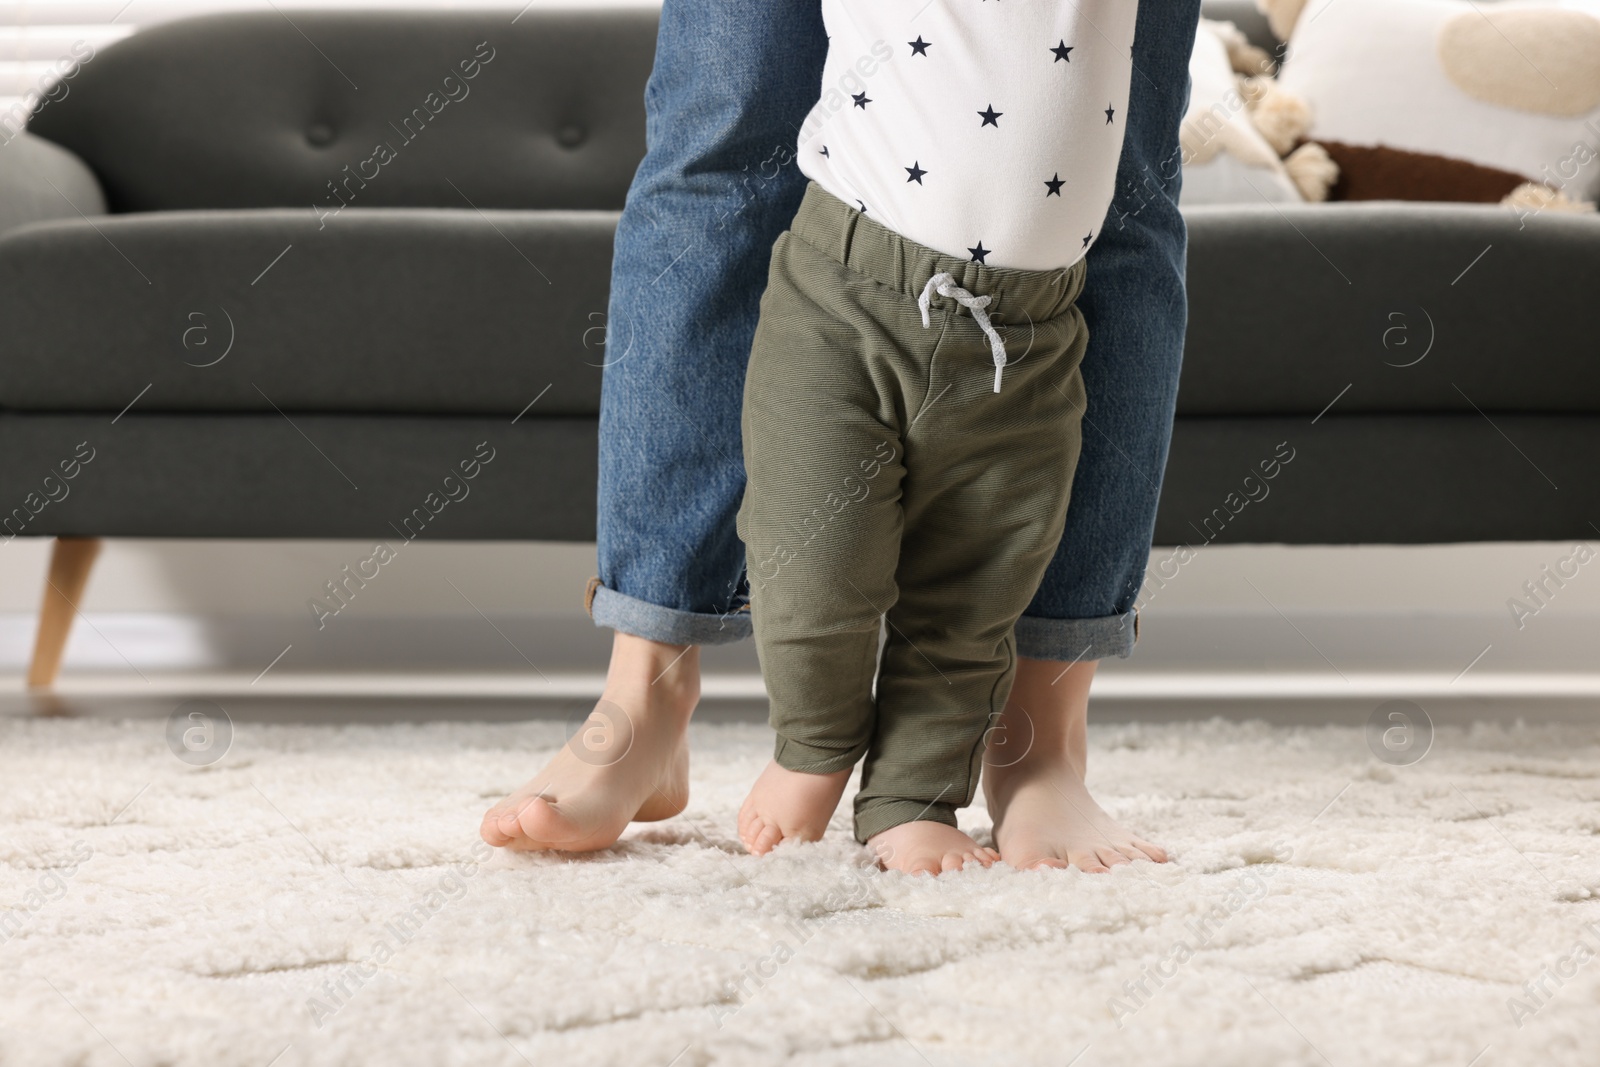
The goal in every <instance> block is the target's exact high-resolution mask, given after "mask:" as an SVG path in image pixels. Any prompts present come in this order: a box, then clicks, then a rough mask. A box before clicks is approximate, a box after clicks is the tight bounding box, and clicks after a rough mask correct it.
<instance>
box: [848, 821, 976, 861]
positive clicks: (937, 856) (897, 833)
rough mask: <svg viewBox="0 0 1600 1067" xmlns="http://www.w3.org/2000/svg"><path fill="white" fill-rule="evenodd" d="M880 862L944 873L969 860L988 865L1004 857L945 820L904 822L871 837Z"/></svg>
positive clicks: (870, 842) (868, 845)
mask: <svg viewBox="0 0 1600 1067" xmlns="http://www.w3.org/2000/svg"><path fill="white" fill-rule="evenodd" d="M867 847H868V848H870V849H872V851H873V852H875V853H877V855H878V863H879V864H880V865H881V866H882V867H883V868H884V869H885V870H890V871H904V872H906V873H907V874H944V873H946V872H948V871H959V870H961V869H962V868H963V867H965V866H966V865H967V864H969V863H976V864H977V865H978V866H980V867H987V866H989V865H990V864H992V863H995V862H996V861H998V860H999V859H1000V854H999V853H997V852H996V851H995V850H994V849H992V848H984V847H983V846H982V845H980V844H978V843H977V842H976V841H974V840H973V839H972V838H970V837H968V836H967V835H966V834H964V833H962V832H961V831H960V830H957V829H956V828H955V827H954V826H946V825H945V824H944V823H942V822H926V821H921V820H919V821H917V822H904V823H901V824H900V825H899V826H891V827H890V828H889V829H887V830H885V831H883V833H881V834H874V835H873V836H872V837H870V838H868V839H867Z"/></svg>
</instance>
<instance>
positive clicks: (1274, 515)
mask: <svg viewBox="0 0 1600 1067" xmlns="http://www.w3.org/2000/svg"><path fill="white" fill-rule="evenodd" d="M1208 13H1210V14H1212V15H1213V16H1215V17H1231V18H1235V19H1236V20H1237V21H1239V22H1240V23H1241V25H1242V26H1243V27H1244V28H1246V29H1247V30H1248V31H1249V32H1251V33H1252V34H1253V35H1255V36H1256V37H1257V38H1258V39H1263V38H1264V35H1265V33H1266V31H1265V26H1264V23H1262V22H1261V21H1260V20H1259V18H1258V17H1255V16H1254V15H1253V9H1251V8H1250V7H1249V6H1248V5H1247V4H1238V3H1233V4H1212V5H1208ZM654 33H655V18H654V16H653V15H651V14H645V13H638V12H626V11H596V12H587V13H570V12H569V13H555V12H535V11H529V12H527V13H525V14H523V15H522V16H521V17H520V18H518V19H517V20H516V21H515V22H513V21H512V20H511V17H510V14H509V13H506V12H501V11H494V12H453V13H437V14H434V13H418V12H415V11H404V12H398V11H397V12H382V11H359V12H315V13H313V12H297V13H296V15H295V18H294V22H293V23H290V22H289V21H288V20H287V19H285V18H283V17H281V16H280V15H279V14H277V13H274V12H270V11H269V12H262V13H255V14H237V15H228V16H214V17H202V18H195V19H188V20H183V21H180V22H175V23H170V24H167V25H163V26H158V27H154V28H151V29H148V30H145V31H142V32H140V33H138V34H135V35H134V36H132V37H130V38H128V39H127V40H125V41H122V42H119V43H117V44H116V45H114V46H111V47H109V48H107V49H105V50H104V51H103V52H102V53H101V54H99V55H97V56H95V57H94V58H93V59H92V60H91V61H89V62H88V63H86V64H85V65H84V66H83V67H82V69H81V70H80V71H79V72H78V74H77V75H76V76H75V78H74V79H73V80H72V82H71V91H70V93H69V94H68V95H67V96H66V98H65V99H61V100H58V101H56V102H53V103H51V104H49V105H48V106H46V107H45V108H44V109H43V110H41V111H40V112H39V113H38V114H37V115H36V116H35V117H34V119H33V121H32V123H31V126H30V130H31V132H30V133H29V134H25V135H22V136H19V137H16V138H13V139H11V140H10V142H9V143H7V144H5V145H3V146H0V181H3V182H4V183H5V184H4V187H3V188H0V205H3V206H0V225H4V226H5V227H6V228H5V229H4V231H3V232H0V322H4V324H5V330H4V336H3V338H0V346H3V348H0V450H3V454H4V455H5V457H6V462H5V463H4V464H3V465H0V511H3V512H4V516H9V518H4V516H0V521H5V522H6V524H7V525H6V530H5V532H6V534H7V535H22V536H46V535H47V536H57V537H63V538H80V539H81V538H97V537H104V536H118V537H282V538H294V537H319V538H327V537H351V538H392V537H395V536H410V535H412V534H414V533H416V532H418V531H420V532H421V535H422V536H427V537H430V538H439V539H515V540H577V541H582V540H590V539H592V538H593V536H594V491H595V477H596V449H595V431H596V412H597V408H598V399H599V392H600V381H601V374H602V364H603V361H604V360H603V357H604V349H603V339H604V328H605V310H606V292H607V280H608V270H609V263H610V255H611V237H612V232H613V228H614V225H615V222H616V218H617V213H618V211H619V210H620V208H621V206H622V203H623V199H624V195H625V192H626V189H627V186H628V182H629V179H630V178H631V176H632V172H633V169H634V166H635V165H636V163H637V161H638V159H639V158H640V156H641V155H642V153H643V150H644V110H643V102H642V92H643V86H644V82H645V78H646V76H647V74H648V71H649V66H650V59H651V55H652V51H653V47H654ZM313 42H314V43H313ZM485 42H486V44H485ZM485 48H487V49H488V50H489V51H488V52H485ZM489 53H492V56H490V55H489ZM485 57H487V58H485ZM474 61H475V62H476V64H477V65H476V68H475V73H474V76H473V77H471V78H470V79H468V78H466V77H465V74H466V69H464V68H462V66H461V64H462V63H463V62H467V63H469V64H470V63H472V62H474ZM450 78H453V79H454V81H453V83H452V82H447V79H450ZM452 84H453V85H454V88H451V85H452ZM352 86H356V87H358V88H356V89H354V90H353V89H352ZM463 91H465V92H466V95H465V96H459V94H460V93H462V92H463ZM430 93H435V94H437V96H436V97H434V98H430V97H429V94H430ZM453 94H454V95H457V96H458V98H457V99H451V95H453ZM440 99H443V100H445V101H447V102H446V103H445V104H444V105H443V106H442V107H439V108H438V110H437V113H436V114H435V113H434V112H433V109H432V108H431V107H430V103H432V104H434V105H435V106H437V101H438V100H440ZM380 141H386V142H390V143H392V144H395V145H398V146H399V147H398V148H397V149H395V150H394V158H393V159H392V160H390V161H388V162H383V161H376V160H375V161H373V162H370V163H366V164H363V162H362V161H364V160H368V159H369V157H371V156H372V153H373V146H374V145H376V144H377V143H378V142H380ZM60 150H65V151H60ZM347 167H348V168H351V169H349V170H347V169H346V168H347ZM353 171H354V172H355V173H356V174H357V177H356V178H352V177H351V174H352V172H353ZM91 173H92V175H93V179H92V180H91V179H90V178H89V177H88V175H89V174H91ZM333 185H338V186H340V192H339V193H338V194H336V193H335V192H334V191H333V189H332V186H333ZM102 193H103V203H102V202H101V200H100V197H101V195H102ZM336 197H338V198H336ZM341 199H344V200H348V202H349V203H348V206H345V207H343V208H342V210H339V211H338V212H337V213H330V212H331V211H332V208H333V207H334V206H336V205H338V204H339V203H340V202H341ZM318 205H320V208H319V207H318ZM1188 216H1189V219H1190V225H1191V251H1190V266H1189V278H1190V303H1191V325H1190V333H1189V340H1188V344H1187V348H1186V352H1185V367H1184V373H1183V381H1182V389H1181V394H1180V398H1179V413H1178V421H1177V425H1176V428H1175V431H1174V438H1173V446H1172V452H1171V459H1170V465H1169V467H1168V472H1167V478H1166V482H1165V485H1164V491H1163V496H1162V503H1161V510H1160V515H1159V518H1158V523H1157V531H1156V541H1157V543H1159V544H1177V543H1179V542H1189V543H1193V544H1199V543H1202V542H1209V541H1217V542H1289V543H1348V542H1394V543H1401V542H1411V543H1417V542H1446V541H1471V540H1532V539H1567V538H1582V537H1592V536H1595V535H1596V534H1597V533H1600V528H1597V527H1595V526H1594V525H1593V523H1594V522H1596V521H1600V467H1597V465H1596V463H1595V445H1596V444H1597V443H1600V360H1596V359H1595V358H1594V357H1595V355H1596V352H1595V349H1596V343H1595V340H1594V338H1595V335H1596V327H1597V326H1600V305H1597V303H1596V301H1595V300H1594V298H1593V295H1592V294H1593V292H1594V288H1595V280H1596V277H1597V274H1600V219H1595V218H1592V217H1585V218H1580V217H1574V216H1555V215H1551V216H1547V217H1539V218H1534V219H1531V220H1528V221H1527V223H1526V225H1525V226H1523V225H1519V220H1518V219H1517V217H1516V216H1515V215H1513V214H1511V213H1510V212H1506V211H1502V210H1500V209H1496V208H1481V207H1461V206H1449V205H1416V204H1409V205H1406V204H1373V205H1326V206H1306V207H1298V208H1277V207H1270V206H1267V205H1264V204H1263V205H1244V206H1240V207H1226V208H1220V207H1219V208H1203V209H1195V210H1193V211H1190V212H1188ZM28 219H33V220H34V221H25V220H28ZM1486 249H1487V251H1485V250H1486ZM1397 316H1398V317H1397ZM1397 329H1398V330H1399V332H1396V330H1397ZM1401 341H1405V342H1407V343H1406V344H1404V345H1402V344H1401V343H1400V342H1401ZM1430 346H1431V348H1430ZM1425 348H1428V349H1429V351H1428V355H1427V356H1426V357H1425V358H1424V359H1422V360H1421V362H1416V363H1413V364H1412V365H1409V366H1400V364H1405V363H1410V362H1411V361H1413V360H1415V358H1416V356H1417V355H1419V354H1420V353H1421V352H1422V351H1423V350H1424V349H1425ZM530 405H531V406H530ZM1285 441H1287V442H1288V443H1289V445H1290V447H1292V448H1293V449H1294V455H1295V458H1294V459H1293V461H1292V463H1291V464H1289V465H1288V466H1287V467H1285V468H1284V469H1282V470H1281V472H1280V473H1279V476H1278V477H1276V478H1275V479H1273V480H1272V481H1271V483H1270V495H1269V496H1268V497H1267V498H1266V499H1263V500H1260V501H1258V502H1255V503H1249V504H1248V505H1247V506H1246V505H1242V504H1240V503H1239V501H1240V500H1242V499H1245V498H1246V496H1248V488H1247V487H1246V486H1245V484H1244V479H1245V478H1246V477H1247V476H1248V475H1250V474H1252V472H1255V471H1256V470H1257V468H1258V464H1259V463H1260V462H1261V461H1263V460H1269V459H1271V458H1272V457H1273V455H1274V453H1275V451H1276V450H1277V447H1278V444H1279V443H1280V442H1285ZM481 442H488V447H489V448H491V449H492V450H493V457H494V458H493V459H492V461H491V462H490V463H489V464H488V465H486V466H484V467H483V468H482V469H481V472H480V473H479V475H478V477H477V478H475V479H474V480H473V482H472V483H471V493H470V496H468V497H467V498H466V499H463V500H461V501H459V503H453V504H450V505H449V506H448V507H440V508H439V509H438V510H437V512H436V513H435V510H434V508H433V507H430V504H432V503H434V502H436V501H437V500H438V499H439V495H440V494H441V492H442V490H441V488H440V487H441V485H442V484H443V479H444V478H445V477H446V476H447V475H450V474H452V472H455V471H457V469H458V466H459V465H460V463H461V462H462V461H464V460H465V461H470V460H471V459H472V458H473V456H474V454H475V453H477V452H478V451H479V448H480V443H481ZM84 443H86V446H87V447H88V448H89V449H91V450H92V452H93V458H92V460H90V461H89V462H88V463H87V464H81V465H80V466H79V467H78V468H77V472H76V476H75V477H74V478H73V479H72V480H71V481H70V483H64V482H63V481H62V479H61V476H60V469H61V465H62V464H63V463H64V462H70V461H71V460H72V458H73V457H74V455H75V454H76V453H78V452H79V451H80V450H81V448H82V447H84ZM47 476H51V477H53V478H54V483H53V484H54V485H55V486H56V487H57V488H55V489H52V488H51V487H50V485H51V483H47V482H46V481H45V479H46V477H47ZM63 486H64V487H65V490H66V491H65V492H63V491H62V489H61V488H60V487H63ZM430 494H433V495H432V496H430ZM57 496H59V499H56V497H57ZM41 501H42V503H41ZM408 517H411V520H412V521H411V522H410V523H409V524H408V523H407V522H406V520H407V518H408ZM424 526H425V527H426V528H425V529H423V527H424ZM66 599H67V601H68V602H69V604H70V602H71V601H73V600H75V594H73V595H71V596H68V597H67V598H66ZM68 617H69V618H70V608H69V616H68ZM41 632H43V631H41ZM46 673H49V672H46Z"/></svg>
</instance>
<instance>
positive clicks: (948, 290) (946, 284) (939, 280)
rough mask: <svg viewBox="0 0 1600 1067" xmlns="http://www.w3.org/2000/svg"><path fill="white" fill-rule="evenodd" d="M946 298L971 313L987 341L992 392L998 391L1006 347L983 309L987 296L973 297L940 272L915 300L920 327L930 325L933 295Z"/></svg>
mask: <svg viewBox="0 0 1600 1067" xmlns="http://www.w3.org/2000/svg"><path fill="white" fill-rule="evenodd" d="M934 293H938V294H939V295H940V296H947V297H949V298H950V299H952V300H954V301H955V302H956V303H958V304H961V305H962V306H964V307H966V308H967V309H969V310H970V311H971V312H972V318H973V319H974V321H976V322H977V324H978V329H980V330H982V331H983V335H984V336H985V337H987V338H988V339H989V349H990V351H992V352H993V353H994V391H995V392H997V393H998V392H999V391H1000V372H1001V371H1002V370H1004V369H1005V365H1006V346H1005V344H1004V342H1002V341H1001V340H1000V335H999V334H998V333H996V332H995V329H994V327H993V326H992V325H990V323H989V313H988V312H987V311H985V310H984V308H986V307H988V306H989V297H988V296H973V295H972V294H971V293H969V292H967V291H966V290H965V289H963V288H961V286H959V285H957V284H956V279H955V275H953V274H951V273H949V272H948V271H940V272H939V273H938V274H935V275H934V276H933V277H931V278H929V279H928V284H927V285H924V286H923V287H922V295H921V296H919V297H918V298H917V307H918V308H920V309H921V311H922V325H923V327H924V328H926V327H927V326H929V325H931V323H930V322H929V321H928V307H929V305H930V304H932V303H933V294H934Z"/></svg>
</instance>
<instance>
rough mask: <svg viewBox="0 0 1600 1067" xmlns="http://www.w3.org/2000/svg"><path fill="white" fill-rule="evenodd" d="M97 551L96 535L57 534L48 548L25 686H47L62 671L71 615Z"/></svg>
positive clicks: (52, 683)
mask: <svg viewBox="0 0 1600 1067" xmlns="http://www.w3.org/2000/svg"><path fill="white" fill-rule="evenodd" d="M99 554H100V538H98V537H58V538H56V541H55V545H54V547H53V548H52V549H51V551H50V578H49V581H48V582H46V584H45V587H44V604H43V605H42V606H41V607H40V609H39V633H38V636H37V637H36V638H35V639H34V643H33V662H32V663H31V664H30V665H29V666H28V688H29V689H48V688H50V686H52V685H54V684H55V680H56V674H57V673H58V672H59V671H60V670H61V653H62V652H63V651H65V650H66V647H67V637H68V636H69V635H70V634H71V633H72V617H73V615H75V614H76V613H77V610H78V601H79V600H81V599H83V589H84V586H86V585H88V584H89V571H90V570H91V569H92V568H93V567H94V561H95V557H96V556H98V555H99Z"/></svg>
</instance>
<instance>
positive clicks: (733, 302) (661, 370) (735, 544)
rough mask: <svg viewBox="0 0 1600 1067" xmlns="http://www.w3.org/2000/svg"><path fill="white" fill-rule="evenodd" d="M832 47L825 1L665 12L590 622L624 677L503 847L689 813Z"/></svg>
mask: <svg viewBox="0 0 1600 1067" xmlns="http://www.w3.org/2000/svg"><path fill="white" fill-rule="evenodd" d="M826 51H827V37H826V35H825V34H824V31H823V25H822V12H821V6H820V5H819V4H818V3H817V0H764V2H763V3H759V4H752V3H747V2H742V0H665V3H664V4H663V6H662V12H661V31H660V36H659V37H658V39H657V44H656V58H655V67H654V70H653V71H652V72H651V76H650V83H649V86H648V88H647V90H646V93H645V104H646V112H647V116H648V119H647V121H648V127H647V136H648V151H647V153H646V156H645V159H644V162H643V163H642V164H640V167H639V170H638V173H637V174H635V176H634V180H633V185H632V187H631V188H630V189H629V192H628V200H627V205H626V207H625V208H624V210H623V213H622V220H621V222H620V223H619V225H618V227H617V240H616V252H615V259H614V262H613V267H612V282H611V306H610V310H609V313H608V317H607V321H606V346H605V359H606V370H605V383H604V387H603V390H602V395H601V404H600V486H599V490H600V497H599V552H600V560H599V562H600V574H599V585H598V586H597V587H596V588H595V589H594V590H593V594H594V595H593V600H592V604H591V614H592V615H593V616H594V621H595V623H596V624H597V625H600V626H607V627H611V628H612V629H614V630H615V631H616V638H615V642H616V643H615V645H614V648H613V653H612V659H611V669H610V672H609V674H608V675H607V682H606V691H605V695H604V696H603V697H602V699H601V701H600V703H599V705H597V707H596V710H595V716H596V718H595V719H593V720H591V726H586V727H585V729H584V730H582V731H580V732H579V734H578V735H576V736H575V738H574V743H571V744H569V745H568V746H567V748H565V749H563V750H562V752H561V753H559V754H558V755H557V757H556V759H555V760H554V761H552V763H551V765H550V766H549V767H547V768H546V769H545V770H544V771H543V772H541V774H540V775H539V776H538V777H536V778H534V779H533V780H532V781H531V782H529V783H528V784H527V785H526V786H524V787H523V788H522V789H521V790H518V791H517V792H516V793H515V794H513V795H512V796H510V797H508V798H506V800H504V801H502V802H501V803H500V804H498V805H496V806H495V808H493V809H492V810H491V811H490V812H489V813H488V814H487V815H486V816H485V817H484V824H483V836H484V838H485V840H487V841H489V842H490V843H491V844H494V845H506V846H509V847H516V848H564V849H580V848H581V849H597V848H605V847H606V846H608V845H610V844H611V843H612V842H613V841H615V840H616V837H617V835H618V834H620V833H621V832H622V830H623V828H624V827H625V826H626V825H627V824H628V821H629V820H630V819H633V818H641V819H645V818H666V817H668V816H670V815H673V814H676V812H677V811H678V810H681V809H682V807H683V804H684V803H685V802H686V799H687V796H688V760H687V752H686V750H685V748H684V735H685V731H686V730H687V728H688V721H689V715H690V713H691V712H692V711H693V709H694V704H695V701H696V700H697V699H698V697H699V655H698V652H697V651H696V650H695V649H694V648H693V647H692V646H697V645H702V644H718V643H722V642H727V641H736V640H739V639H740V638H743V637H747V636H749V634H750V619H749V616H748V614H746V613H742V612H740V611H739V608H740V607H742V606H743V604H744V602H745V599H746V596H745V592H744V588H743V583H742V580H741V575H742V573H743V568H744V547H743V545H741V544H740V542H739V538H738V534H737V532H736V530H735V528H734V515H735V512H736V511H737V510H738V506H739V500H740V497H741V496H742V495H743V492H744V465H743V462H742V459H741V453H740V441H739V409H740V400H741V396H742V393H743V390H744V376H745V362H746V359H747V358H748V356H749V353H750V341H751V337H752V335H753V334H754V332H755V326H756V318H757V308H758V306H759V303H760V299H761V290H762V283H763V282H764V280H765V278H766V274H767V262H768V258H769V256H770V254H771V250H772V243H773V241H774V240H776V239H777V237H778V234H779V233H781V232H782V231H783V229H784V228H785V227H786V226H787V225H788V224H789V221H790V219H792V218H793V217H794V212H795V209H796V208H797V207H798V206H799V203H800V197H801V195H802V194H803V192H804V191H805V177H804V175H802V174H801V173H800V172H799V169H798V168H797V167H796V166H795V165H794V162H793V156H794V146H795V141H796V138H797V136H798V133H799V129H800V125H801V123H802V122H803V121H804V119H805V116H806V113H807V112H808V111H809V110H810V109H811V106H812V105H813V104H814V103H816V99H817V93H818V89H819V86H820V84H821V79H822V62H823V58H824V55H825V53H826ZM602 718H604V719H607V720H608V721H609V722H610V725H606V724H605V723H603V722H601V719H602ZM580 738H581V739H587V741H588V743H589V747H584V746H583V745H582V744H580V743H579V739H580ZM625 745H626V747H624V746H625ZM641 791H642V792H641Z"/></svg>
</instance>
